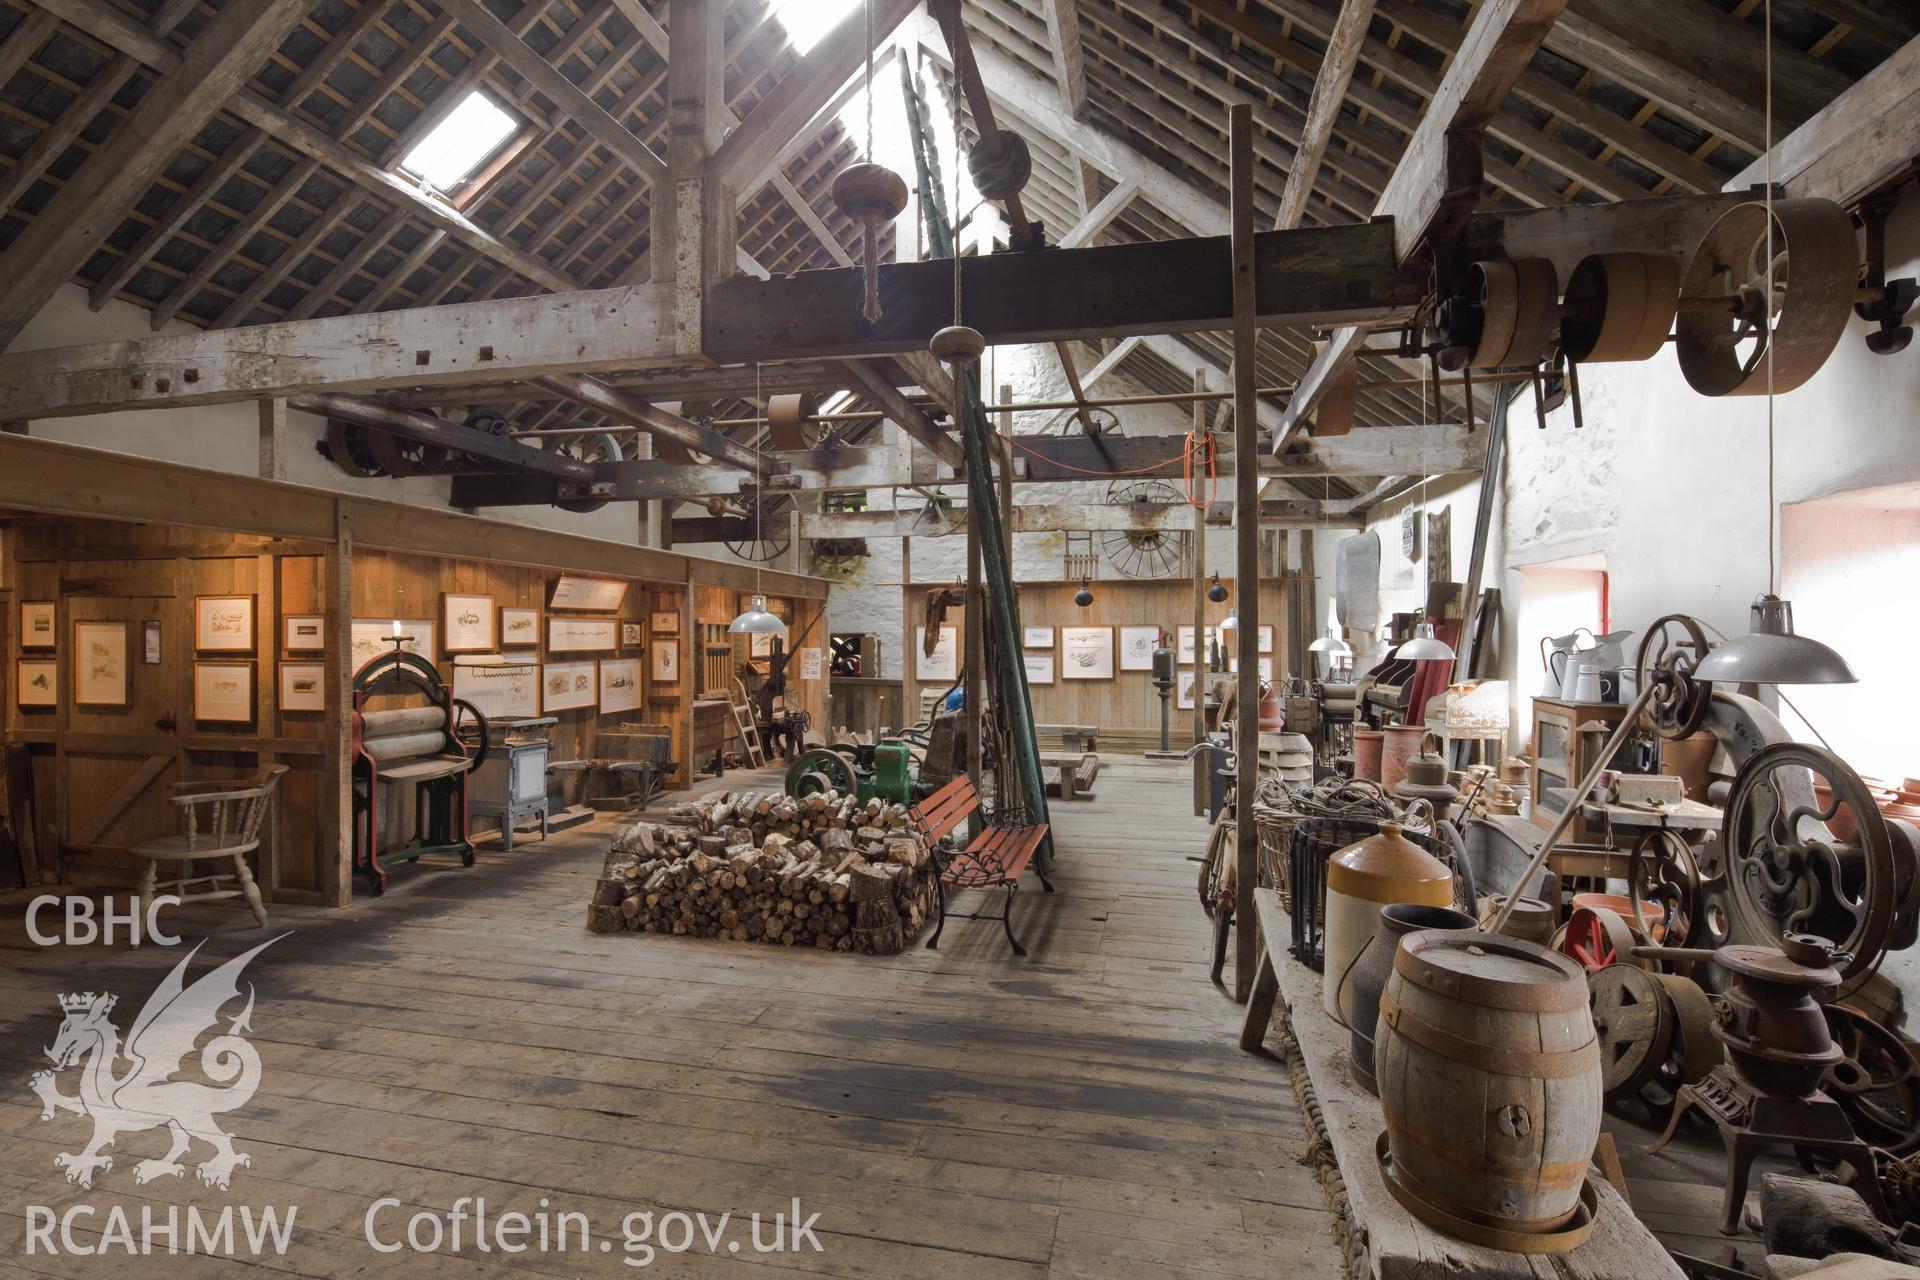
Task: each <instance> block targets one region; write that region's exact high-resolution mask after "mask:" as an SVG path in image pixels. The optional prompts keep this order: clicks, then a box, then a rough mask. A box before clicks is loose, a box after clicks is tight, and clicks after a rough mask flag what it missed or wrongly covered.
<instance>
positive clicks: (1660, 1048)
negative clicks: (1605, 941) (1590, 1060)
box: [1587, 964, 1674, 1099]
mask: <svg viewBox="0 0 1920 1280" xmlns="http://www.w3.org/2000/svg"><path fill="white" fill-rule="evenodd" d="M1587 1000H1588V1002H1589V1003H1590V1005H1591V1006H1592V1009H1593V1028H1594V1034H1595V1036H1596V1037H1597V1039H1598V1041H1599V1044H1600V1087H1601V1089H1602V1090H1603V1091H1604V1093H1605V1095H1606V1096H1607V1097H1608V1098H1609V1099H1612V1098H1625V1097H1631V1096H1632V1095H1634V1094H1637V1093H1639V1092H1640V1090H1641V1089H1643V1088H1645V1087H1646V1086H1647V1085H1648V1084H1650V1083H1652V1081H1653V1078H1654V1076H1655V1075H1656V1074H1657V1073H1658V1072H1659V1070H1660V1067H1661V1066H1662V1064H1664V1063H1665V1062H1666V1060H1667V1053H1668V1050H1669V1049H1671V1048H1672V1045H1673V1021H1674V1015H1673V1001H1672V1000H1671V999H1669V998H1668V996H1667V993H1666V989H1665V988H1664V987H1662V986H1661V985H1660V983H1659V981H1658V980H1657V979H1656V976H1655V975H1654V974H1651V973H1648V972H1647V971H1646V970H1645V969H1641V968H1636V967H1635V966H1633V965H1626V964H1615V965H1608V966H1607V967H1606V968H1604V969H1600V970H1596V971H1595V972H1593V973H1590V974H1588V975H1587Z"/></svg>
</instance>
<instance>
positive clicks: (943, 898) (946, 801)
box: [912, 774, 1053, 956]
mask: <svg viewBox="0 0 1920 1280" xmlns="http://www.w3.org/2000/svg"><path fill="white" fill-rule="evenodd" d="M979 807H980V792H979V791H978V790H977V789H976V788H975V787H974V785H973V779H971V778H969V777H967V776H966V775H964V774H962V775H961V776H960V777H957V778H955V779H954V780H953V781H952V782H949V783H948V784H947V785H946V786H944V787H941V788H940V789H939V790H938V791H936V792H934V793H933V794H932V795H930V796H928V797H927V798H926V799H925V800H923V801H922V802H920V803H919V804H917V805H915V806H914V807H913V811H912V814H913V820H914V821H915V822H916V823H917V824H919V827H920V831H921V833H922V834H923V835H925V836H926V838H927V844H928V847H929V848H931V849H932V850H933V857H934V860H935V862H936V863H937V865H938V866H939V868H940V878H939V882H938V883H939V887H940V892H939V897H938V902H939V906H940V920H939V923H938V924H936V925H935V926H934V930H933V936H932V937H931V938H929V939H927V946H928V948H930V949H931V948H933V947H937V946H939V945H940V933H941V931H942V930H943V929H945V928H946V927H947V916H948V914H949V912H948V911H947V890H948V889H955V890H959V889H1001V888H1003V889H1005V890H1006V891H1007V895H1006V898H1005V899H1004V900H1003V902H1002V905H1001V909H1000V913H999V914H998V915H991V914H988V913H986V912H979V911H971V912H965V911H955V912H952V913H951V914H952V915H954V916H956V917H957V918H959V919H962V920H998V921H999V922H1000V927H1001V928H1003V929H1005V930H1006V933H1007V943H1008V944H1009V945H1010V946H1012V948H1013V953H1014V954H1015V955H1017V956H1024V955H1025V954H1027V949H1026V948H1025V947H1023V946H1021V945H1020V939H1018V938H1016V937H1014V936H1013V897H1014V894H1016V893H1018V892H1019V890H1020V877H1021V875H1022V874H1024V873H1025V871H1026V869H1027V868H1028V867H1029V866H1031V865H1033V859H1034V855H1035V854H1036V853H1038V852H1039V850H1040V846H1041V844H1043V843H1044V842H1045V841H1046V838H1047V832H1048V827H1047V825H1046V824H1045V823H1037V824H1035V825H1032V826H1025V827H988V828H986V829H985V830H983V831H982V832H981V833H980V834H979V835H978V836H976V837H975V838H974V840H973V842H972V843H970V844H969V845H967V847H966V848H965V849H962V850H961V851H959V852H958V853H955V854H952V855H951V856H949V857H942V856H941V854H940V851H939V844H940V842H941V841H942V840H945V839H946V838H947V837H948V836H949V835H951V834H952V833H953V831H954V830H955V829H956V828H958V827H959V825H960V824H961V823H963V822H965V821H966V820H967V818H968V817H969V816H970V815H972V814H973V812H974V811H975V810H977V809H978V808H979ZM1034 874H1035V875H1037V876H1039V877H1040V884H1041V886H1042V887H1043V888H1044V889H1045V890H1046V891H1047V892H1048V893H1052V892H1053V882H1052V881H1050V880H1048V879H1047V876H1046V873H1045V872H1044V871H1041V870H1040V868H1039V867H1037V866H1035V867H1034Z"/></svg>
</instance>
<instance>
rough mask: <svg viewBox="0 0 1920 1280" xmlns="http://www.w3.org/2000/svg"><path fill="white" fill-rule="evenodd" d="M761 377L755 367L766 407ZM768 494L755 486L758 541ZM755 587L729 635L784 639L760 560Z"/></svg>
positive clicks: (729, 626)
mask: <svg viewBox="0 0 1920 1280" xmlns="http://www.w3.org/2000/svg"><path fill="white" fill-rule="evenodd" d="M760 374H761V366H759V365H755V366H754V368H753V382H754V388H753V389H754V399H755V401H756V402H757V403H760V404H765V403H766V399H765V397H764V396H762V395H761V394H760V390H761V388H760ZM755 448H756V450H757V449H758V445H756V446H755ZM764 494H765V486H763V485H755V486H754V487H753V532H754V536H755V537H756V538H757V537H759V536H760V533H761V529H760V526H761V523H762V522H763V521H764V520H765V519H766V514H765V509H764V507H763V506H762V502H763V496H764ZM753 585H754V588H755V589H754V593H753V599H752V600H751V601H750V602H749V603H748V605H747V608H746V611H745V612H744V613H742V614H740V616H739V617H737V618H735V619H734V620H733V621H732V622H729V623H728V624H727V634H729V635H736V636H738V635H749V636H781V637H783V638H784V637H785V636H786V634H787V624H786V623H784V622H782V621H781V620H780V619H779V618H778V617H776V616H775V615H774V614H773V613H772V612H771V611H770V610H769V609H768V608H767V597H766V596H765V595H764V594H763V593H762V592H761V591H760V590H759V586H760V563H759V561H758V559H756V560H755V561H754V568H753Z"/></svg>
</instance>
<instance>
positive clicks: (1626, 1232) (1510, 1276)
mask: <svg viewBox="0 0 1920 1280" xmlns="http://www.w3.org/2000/svg"><path fill="white" fill-rule="evenodd" d="M1254 900H1255V903H1256V904H1257V906H1258V907H1259V918H1260V926H1261V932H1262V934H1263V935H1264V937H1265V939H1266V946H1265V954H1264V956H1263V957H1262V960H1261V964H1260V973H1259V976H1258V977H1257V978H1256V979H1255V981H1254V987H1253V995H1252V997H1251V998H1250V999H1249V1000H1248V1002H1247V1016H1246V1022H1245V1025H1244V1026H1243V1027H1242V1029H1241V1035H1240V1047H1241V1048H1243V1049H1247V1050H1249V1051H1254V1052H1257V1051H1259V1050H1260V1049H1261V1048H1262V1047H1263V1045H1264V1043H1265V1041H1266V1035H1267V1029H1268V1025H1269V1023H1270V1022H1271V1020H1272V1017H1273V1015H1274V1014H1275V1013H1276V1012H1278V1013H1279V1014H1280V1016H1282V1017H1284V1018H1286V1019H1287V1021H1288V1024H1289V1025H1290V1026H1291V1028H1292V1031H1293V1036H1294V1039H1295V1041H1296V1042H1298V1044H1299V1046H1300V1055H1301V1057H1302V1058H1304V1059H1305V1060H1306V1064H1307V1074H1308V1076H1309V1077H1310V1078H1311V1079H1312V1081H1313V1091H1314V1093H1315V1095H1317V1097H1318V1098H1319V1101H1320V1110H1321V1114H1322V1116H1323V1117H1324V1118H1325V1120H1326V1125H1327V1136H1328V1139H1329V1141H1330V1142H1331V1144H1332V1146H1333V1154H1334V1158H1335V1159H1336V1160H1337V1161H1338V1162H1339V1165H1340V1176H1341V1178H1342V1179H1343V1180H1344V1181H1345V1183H1346V1187H1347V1198H1348V1200H1349V1201H1350V1202H1351V1204H1352V1206H1353V1214H1354V1218H1355V1220H1356V1221H1357V1222H1359V1223H1360V1225H1361V1226H1362V1227H1364V1228H1365V1229H1366V1233H1367V1245H1368V1248H1367V1256H1368V1262H1369V1265H1370V1268H1371V1272H1372V1274H1373V1275H1374V1276H1375V1277H1377V1278H1378V1280H1432V1277H1434V1276H1436V1275H1443V1274H1444V1275H1448V1276H1460V1277H1475V1278H1483V1280H1544V1278H1546V1277H1555V1276H1557V1277H1562V1278H1564V1280H1602V1278H1603V1277H1605V1278H1609V1280H1680V1278H1681V1275H1682V1273H1681V1271H1680V1268H1679V1267H1678V1266H1676V1265H1675V1264H1674V1262H1673V1260H1672V1259H1671V1258H1670V1257H1668V1256H1667V1251H1666V1250H1665V1249H1664V1248H1662V1247H1661V1245H1660V1242H1659V1241H1657V1240H1656V1239H1654V1236H1653V1233H1652V1232H1651V1231H1649V1230H1648V1229H1647V1228H1646V1227H1645V1226H1644V1225H1643V1224H1642V1223H1641V1221H1640V1220H1639V1219H1638V1218H1636V1217H1635V1216H1634V1214H1633V1210H1632V1209H1630V1208H1628V1206H1627V1203H1626V1201H1624V1200H1623V1199H1621V1197H1620V1194H1619V1193H1618V1192H1617V1191H1615V1190H1614V1189H1613V1187H1612V1186H1611V1185H1609V1184H1608V1183H1607V1182H1606V1181H1604V1180H1603V1179H1598V1178H1597V1176H1596V1181H1597V1183H1598V1188H1597V1189H1598V1192H1599V1197H1600V1212H1599V1216H1598V1218H1597V1220H1596V1221H1595V1222H1594V1225H1593V1235H1592V1236H1591V1237H1589V1238H1588V1240H1587V1242H1586V1243H1585V1244H1583V1245H1581V1246H1580V1247H1579V1248H1577V1249H1573V1250H1571V1251H1569V1252H1567V1253H1564V1254H1560V1255H1557V1256H1553V1257H1536V1256H1531V1255H1527V1254H1519V1253H1508V1252H1506V1251H1504V1250H1500V1249H1488V1248H1485V1247H1482V1246H1480V1245H1473V1244H1468V1243H1466V1242H1465V1241H1462V1240H1456V1239H1454V1238H1453V1237H1452V1236H1448V1235H1444V1234H1442V1233H1441V1232H1440V1231H1437V1230H1435V1229H1434V1228H1433V1227H1430V1226H1428V1225H1427V1224H1426V1223H1424V1222H1421V1221H1420V1220H1419V1219H1418V1218H1415V1217H1414V1216H1413V1215H1412V1214H1410V1213H1408V1212H1407V1211H1406V1210H1405V1209H1403V1208H1402V1207H1401V1206H1400V1203H1399V1202H1398V1201H1397V1200H1395V1199H1394V1198H1393V1196H1392V1195H1391V1194H1389V1192H1388V1191H1387V1188H1386V1184H1385V1183H1384V1182H1383V1181H1382V1180H1381V1177H1380V1169H1379V1165H1378V1164H1377V1163H1376V1159H1375V1155H1374V1143H1375V1141H1376V1140H1377V1139H1378V1138H1379V1136H1380V1131H1381V1129H1383V1128H1384V1127H1385V1121H1384V1119H1383V1118H1382V1116H1381V1113H1380V1101H1379V1099H1377V1098H1375V1097H1374V1096H1373V1095H1372V1094H1370V1093H1368V1092H1366V1091H1365V1090H1364V1089H1362V1088H1361V1087H1360V1085H1359V1082H1358V1081H1356V1080H1355V1079H1354V1076H1353V1070H1352V1064H1351V1062H1350V1060H1349V1058H1348V1055H1347V1044H1348V1034H1347V1030H1346V1028H1345V1027H1341V1026H1338V1025H1336V1024H1335V1023H1334V1021H1333V1019H1332V1018H1329V1017H1328V1016H1327V1014H1326V1011H1325V1010H1324V1009H1322V1008H1321V1007H1320V975H1319V974H1317V973H1315V972H1314V971H1313V970H1311V969H1309V968H1307V966H1305V965H1303V964H1301V963H1300V962H1299V961H1297V960H1295V959H1294V958H1293V957H1292V956H1291V955H1289V954H1288V953H1287V939H1288V938H1289V936H1290V935H1291V932H1292V927H1291V922H1290V921H1289V919H1288V916H1287V912H1286V909H1285V908H1283V907H1282V906H1281V905H1280V895H1279V894H1277V893H1275V892H1274V891H1273V890H1271V889H1256V890H1254Z"/></svg>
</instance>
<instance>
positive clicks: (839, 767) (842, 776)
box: [786, 747, 857, 800]
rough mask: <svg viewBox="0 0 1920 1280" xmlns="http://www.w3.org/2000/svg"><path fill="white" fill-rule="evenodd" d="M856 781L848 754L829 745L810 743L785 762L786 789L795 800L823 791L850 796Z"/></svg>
mask: <svg viewBox="0 0 1920 1280" xmlns="http://www.w3.org/2000/svg"><path fill="white" fill-rule="evenodd" d="M856 781H857V780H856V779H855V777H854V772H853V762H852V760H851V759H850V758H849V757H848V756H845V755H842V754H841V753H840V752H839V751H837V750H834V749H831V748H826V747H809V748H808V749H807V750H805V751H802V752H801V753H800V754H799V756H798V757H796V758H795V759H794V762H793V763H792V764H790V765H788V766H787V777H786V792H787V794H788V795H790V796H792V797H794V798H795V799H796V800H797V799H800V798H802V797H805V796H810V795H814V794H816V793H818V792H823V791H837V792H839V793H840V794H841V795H843V796H850V795H852V794H853V793H854V790H855V786H856Z"/></svg>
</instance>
